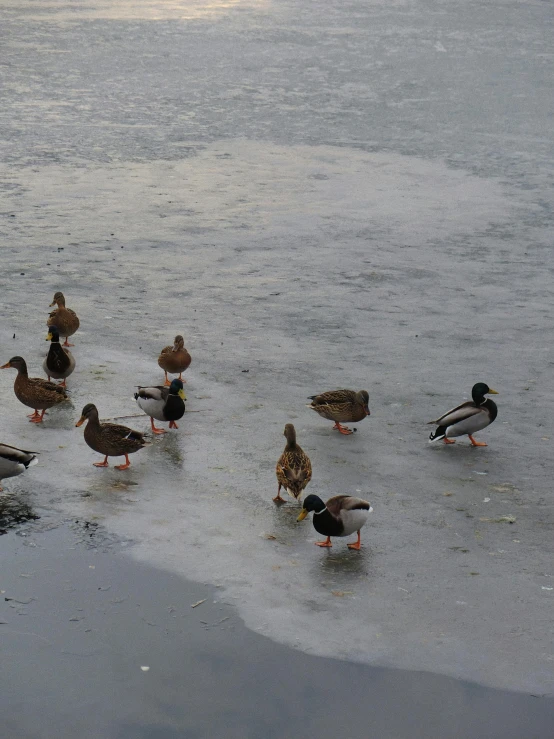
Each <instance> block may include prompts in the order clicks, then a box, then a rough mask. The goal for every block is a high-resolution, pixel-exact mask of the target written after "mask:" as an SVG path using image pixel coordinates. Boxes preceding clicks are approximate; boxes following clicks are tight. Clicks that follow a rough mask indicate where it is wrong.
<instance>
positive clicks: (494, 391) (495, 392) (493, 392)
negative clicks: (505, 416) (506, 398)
mask: <svg viewBox="0 0 554 739" xmlns="http://www.w3.org/2000/svg"><path fill="white" fill-rule="evenodd" d="M489 395H499V393H498V392H497V391H496V390H493V389H492V387H490V388H489Z"/></svg>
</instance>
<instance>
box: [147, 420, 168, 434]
mask: <svg viewBox="0 0 554 739" xmlns="http://www.w3.org/2000/svg"><path fill="white" fill-rule="evenodd" d="M150 426H151V428H152V433H153V434H165V429H159V428H157V427H156V426H154V419H153V418H152V416H150Z"/></svg>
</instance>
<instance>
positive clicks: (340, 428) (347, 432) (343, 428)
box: [333, 421, 354, 436]
mask: <svg viewBox="0 0 554 739" xmlns="http://www.w3.org/2000/svg"><path fill="white" fill-rule="evenodd" d="M333 429H337V431H340V433H341V434H344V435H345V436H350V434H353V433H354V432H353V431H352V429H349V428H348V426H341V424H340V423H339V422H338V421H336V422H335V425H334V426H333Z"/></svg>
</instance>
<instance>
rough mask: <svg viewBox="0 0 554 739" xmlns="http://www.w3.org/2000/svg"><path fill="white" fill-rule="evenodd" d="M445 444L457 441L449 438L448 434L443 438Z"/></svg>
mask: <svg viewBox="0 0 554 739" xmlns="http://www.w3.org/2000/svg"><path fill="white" fill-rule="evenodd" d="M443 441H444V443H445V444H455V443H456V442H455V441H453V439H447V438H446V436H445V437H444V439H443Z"/></svg>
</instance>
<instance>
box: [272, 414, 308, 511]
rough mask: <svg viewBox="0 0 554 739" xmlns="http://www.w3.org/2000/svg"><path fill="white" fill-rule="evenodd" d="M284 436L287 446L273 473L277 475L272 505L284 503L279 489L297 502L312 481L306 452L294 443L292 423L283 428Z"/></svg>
mask: <svg viewBox="0 0 554 739" xmlns="http://www.w3.org/2000/svg"><path fill="white" fill-rule="evenodd" d="M283 433H284V436H286V437H287V445H286V446H285V450H284V452H283V453H282V454H281V456H280V457H279V461H278V462H277V466H276V468H275V472H276V474H277V482H278V483H279V487H278V489H277V496H276V497H275V498H273V502H274V503H284V502H285V501H284V499H283V498H281V488H282V487H284V488H285V490H286V491H287V492H288V493H289V495H292V496H293V498H294V499H295V500H298V498H299V497H300V495H301V493H302V491H303V490H304V489H305V488H306V486H307V484H308V483H309V482H310V480H311V479H312V464H311V462H310V458H309V457H308V455H307V454H306V452H305V451H304V450H303V449H302V448H301V447H300V446H299V445H298V444H297V443H296V430H295V428H294V426H293V425H292V423H287V425H286V426H285V431H284V432H283Z"/></svg>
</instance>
